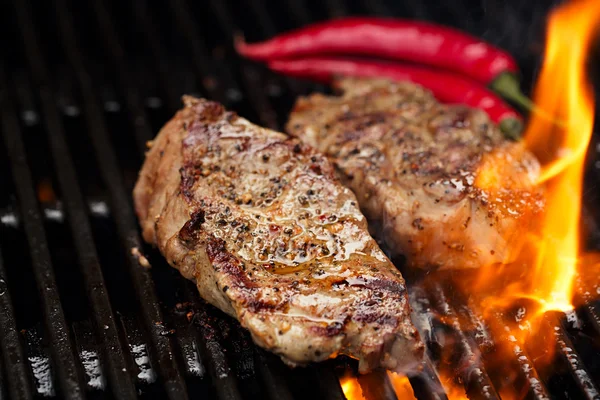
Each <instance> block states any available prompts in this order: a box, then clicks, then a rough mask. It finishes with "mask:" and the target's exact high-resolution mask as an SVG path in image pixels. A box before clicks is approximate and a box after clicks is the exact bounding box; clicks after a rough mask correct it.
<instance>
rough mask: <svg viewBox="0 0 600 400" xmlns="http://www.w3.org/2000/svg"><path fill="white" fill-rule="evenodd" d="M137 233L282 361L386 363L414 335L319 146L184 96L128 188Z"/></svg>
mask: <svg viewBox="0 0 600 400" xmlns="http://www.w3.org/2000/svg"><path fill="white" fill-rule="evenodd" d="M134 199H135V206H136V211H137V214H138V216H139V218H140V223H141V225H142V229H143V235H144V239H146V240H147V241H148V242H150V243H152V244H155V245H157V246H158V248H159V249H160V251H161V252H162V254H163V255H164V256H165V258H166V259H167V261H168V262H169V263H170V264H171V265H172V266H173V267H175V268H177V269H178V270H179V271H180V272H181V273H182V274H183V275H184V276H185V277H187V278H189V279H192V280H194V281H195V282H196V285H197V286H198V290H199V291H200V294H201V295H202V297H203V298H204V299H206V300H207V301H209V302H210V303H212V304H213V305H215V306H216V307H219V308H220V309H221V310H223V311H224V312H226V313H228V314H230V315H231V316H233V317H235V318H237V319H238V320H239V321H240V323H241V324H242V326H244V327H245V328H247V329H248V330H249V331H250V333H251V334H252V338H253V339H254V341H255V342H256V343H257V344H259V345H260V346H262V347H264V348H266V349H268V350H270V351H273V352H274V353H276V354H278V355H279V356H281V358H282V359H283V360H284V361H285V362H287V363H288V364H291V365H297V364H305V363H308V362H310V361H320V360H324V359H327V358H329V357H332V356H335V355H336V354H347V355H350V356H352V357H355V358H358V359H359V360H360V364H359V368H360V370H361V371H363V372H366V371H368V370H370V369H373V368H378V367H384V368H390V369H396V368H401V367H407V364H411V363H413V362H415V361H417V360H418V359H419V358H420V356H421V355H422V352H423V344H422V343H421V341H420V340H419V338H418V334H417V332H416V330H415V328H414V326H413V325H412V324H411V322H410V317H409V314H410V310H409V305H408V299H407V293H406V286H405V283H404V279H402V276H401V275H400V273H399V272H398V271H397V270H396V268H395V267H394V266H393V265H392V263H391V262H390V261H389V260H388V259H387V257H386V256H385V255H384V253H383V252H382V251H381V249H380V248H379V247H378V246H377V244H376V243H375V240H374V239H373V238H372V237H371V236H370V235H369V232H368V230H367V223H366V220H365V218H364V216H363V215H362V214H361V213H360V211H359V209H358V204H357V201H356V197H355V196H354V194H353V193H352V192H351V191H350V190H349V189H347V188H345V187H343V186H342V185H341V184H340V182H339V181H338V180H337V179H336V178H335V174H334V169H333V167H332V165H331V163H330V162H329V161H328V160H327V159H326V157H325V156H323V155H322V154H319V153H318V152H317V151H315V150H314V149H313V148H311V147H310V146H307V145H304V144H302V143H301V142H300V141H299V140H297V139H294V138H290V137H288V136H286V135H284V134H282V133H278V132H273V131H270V130H268V129H263V128H260V127H258V126H256V125H253V124H251V123H250V122H248V121H246V120H245V119H243V118H240V117H238V116H237V115H235V114H234V113H232V112H227V111H226V110H224V109H223V107H222V106H221V105H220V104H217V103H214V102H210V101H207V100H202V99H196V98H192V97H186V98H185V108H184V109H183V110H181V111H179V112H178V113H177V115H176V116H175V117H174V118H173V119H172V120H171V121H170V122H169V123H167V125H166V126H165V127H164V128H163V129H162V130H161V132H160V133H159V135H158V136H157V138H156V140H155V141H154V145H153V147H152V149H151V150H150V152H149V153H148V155H147V157H146V161H145V163H144V166H143V168H142V170H141V172H140V178H139V180H138V182H137V185H136V187H135V191H134Z"/></svg>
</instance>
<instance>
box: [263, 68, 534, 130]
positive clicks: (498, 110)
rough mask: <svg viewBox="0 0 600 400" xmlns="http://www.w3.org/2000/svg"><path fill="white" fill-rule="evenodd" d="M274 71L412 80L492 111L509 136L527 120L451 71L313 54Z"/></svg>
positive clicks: (322, 77)
mask: <svg viewBox="0 0 600 400" xmlns="http://www.w3.org/2000/svg"><path fill="white" fill-rule="evenodd" d="M268 66H269V68H270V69H272V70H273V71H276V72H279V73H282V74H284V75H290V76H293V77H297V78H308V79H312V80H315V81H318V82H322V83H330V82H331V80H332V79H333V78H334V77H335V76H336V75H346V76H357V77H387V78H391V79H393V80H398V81H412V82H414V83H417V84H419V85H421V86H423V87H426V88H427V89H429V90H431V92H432V93H433V94H434V96H435V97H436V98H437V99H438V100H440V101H441V102H444V103H461V104H466V105H468V106H470V107H474V108H480V109H482V110H484V111H485V112H487V113H488V115H489V116H490V118H491V119H492V121H494V122H496V123H497V124H498V125H499V126H500V129H502V131H503V132H504V134H505V135H506V136H509V137H511V138H517V137H519V134H520V132H521V129H522V127H523V124H522V122H521V118H520V116H519V114H517V113H516V112H515V111H514V110H513V109H511V108H510V106H508V105H507V104H506V103H505V102H504V101H502V99H500V98H498V97H497V96H496V95H495V94H494V93H493V92H491V91H490V90H488V89H486V88H485V87H483V86H480V85H479V84H478V83H477V82H474V81H470V80H468V79H465V78H463V77H461V76H458V75H456V74H453V73H451V72H443V71H439V70H434V69H431V68H424V67H417V66H412V65H410V66H409V65H402V64H392V63H384V62H374V61H362V60H350V59H342V58H325V57H310V58H304V59H301V60H274V61H270V62H269V63H268Z"/></svg>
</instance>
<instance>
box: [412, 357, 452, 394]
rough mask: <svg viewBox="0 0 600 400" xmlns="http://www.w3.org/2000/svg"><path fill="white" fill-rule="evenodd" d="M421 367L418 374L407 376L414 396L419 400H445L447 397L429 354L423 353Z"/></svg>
mask: <svg viewBox="0 0 600 400" xmlns="http://www.w3.org/2000/svg"><path fill="white" fill-rule="evenodd" d="M421 368H422V370H421V372H420V373H419V374H418V375H412V376H409V377H408V380H409V382H410V385H411V386H412V388H413V392H414V393H415V397H416V398H417V399H419V400H447V399H448V397H447V396H446V392H445V390H444V387H443V386H442V383H441V382H440V378H439V377H438V374H437V372H436V371H435V367H434V366H433V363H432V362H431V359H430V358H429V355H427V354H425V356H424V357H423V363H422V364H421Z"/></svg>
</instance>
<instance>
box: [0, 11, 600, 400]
mask: <svg viewBox="0 0 600 400" xmlns="http://www.w3.org/2000/svg"><path fill="white" fill-rule="evenodd" d="M547 3H548V2H542V1H537V2H525V1H511V2H502V1H493V0H481V1H467V0H463V1H461V0H453V1H446V2H439V3H438V2H434V1H433V0H428V1H422V2H418V1H417V2H400V1H389V2H386V1H384V0H363V1H352V2H350V1H348V2H345V1H343V0H323V1H320V2H307V3H302V2H299V1H294V0H289V1H279V2H274V1H273V2H271V1H266V0H246V1H243V0H242V1H240V2H239V3H238V2H234V1H233V0H231V1H211V2H208V1H191V0H171V1H163V0H160V1H156V2H155V1H150V0H135V1H131V2H119V1H102V0H90V1H88V2H85V1H81V2H78V1H74V0H57V1H56V2H54V3H52V2H31V1H29V0H26V1H22V0H19V1H14V2H13V3H11V2H2V3H1V4H0V32H1V34H0V41H1V42H2V51H3V57H2V60H1V61H0V121H1V125H0V130H1V133H2V140H1V141H0V330H1V331H0V352H1V355H2V358H1V365H0V367H1V369H2V374H0V377H1V380H0V387H1V390H2V392H1V394H2V396H4V397H8V398H14V399H30V398H34V397H56V398H84V397H89V398H119V399H130V398H134V397H136V396H141V397H143V398H170V399H184V398H220V399H250V398H257V399H259V398H260V399H262V398H273V399H284V400H287V399H300V398H312V399H342V398H344V394H343V392H342V389H341V387H340V384H339V382H338V377H340V376H342V375H344V374H347V373H350V372H352V371H354V369H355V368H356V366H355V365H354V362H353V361H351V360H348V359H344V358H340V359H338V360H332V361H328V362H325V363H322V364H320V365H315V366H312V367H309V368H300V369H295V370H290V369H288V368H286V367H285V366H283V364H282V363H281V362H280V361H279V360H278V359H277V358H276V357H274V356H272V355H270V354H267V353H265V352H263V351H261V350H259V349H257V348H256V347H254V346H253V344H252V341H251V339H250V336H249V334H248V333H247V332H245V331H243V330H242V329H241V328H240V327H239V325H238V324H237V323H236V322H235V321H233V320H232V319H230V318H228V317H226V316H224V315H223V314H222V313H221V312H219V311H218V310H216V309H214V308H213V307H211V306H208V305H206V304H205V303H204V302H203V301H202V300H201V299H200V298H199V296H198V294H197V292H196V289H195V287H194V285H193V284H192V283H191V282H188V281H185V280H184V279H183V278H181V277H180V276H179V273H178V272H177V271H176V270H174V269H171V268H170V267H168V266H167V265H166V263H165V262H164V261H163V259H162V257H161V256H160V254H158V253H157V252H156V251H155V250H152V249H150V248H148V247H147V246H145V245H144V244H143V243H142V242H141V240H140V236H139V232H138V225H137V221H136V218H135V216H134V213H133V210H132V204H131V195H130V193H131V190H132V187H133V184H134V182H135V179H136V177H137V171H138V169H139V166H140V165H141V162H142V159H143V153H144V151H145V149H146V142H147V141H148V140H150V139H152V137H153V136H154V135H155V133H156V132H157V131H158V129H159V128H160V127H161V126H162V124H163V123H164V122H166V120H167V119H168V118H170V116H171V115H172V114H173V113H174V111H175V110H176V109H178V108H179V107H180V101H179V96H180V95H181V94H183V93H190V94H196V95H201V96H206V97H209V98H211V99H214V100H217V101H220V102H222V103H224V104H225V105H226V106H227V107H229V108H232V109H234V110H236V111H238V112H239V113H240V114H241V115H242V116H244V117H247V118H249V119H250V120H252V121H254V122H257V123H259V124H261V125H264V126H268V127H271V128H276V129H279V128H281V126H282V124H283V123H284V122H285V119H286V115H287V112H288V111H289V109H290V107H291V105H292V104H293V101H294V99H295V98H296V97H297V96H298V95H299V94H304V93H308V92H310V91H314V90H323V88H321V87H316V86H314V85H310V84H307V83H304V82H299V81H294V80H291V79H285V78H281V77H278V76H275V75H273V74H270V73H268V71H266V70H264V69H262V68H261V67H259V66H257V65H255V64H252V63H249V62H245V61H243V60H241V59H239V58H237V57H236V56H235V54H234V52H233V48H232V46H231V44H232V41H233V35H234V34H235V33H236V32H243V33H244V35H245V37H246V38H247V39H248V40H249V41H253V40H259V39H263V38H266V37H269V36H271V35H273V34H275V33H277V32H279V31H282V30H286V29H289V28H292V27H297V26H300V25H303V24H305V23H308V22H310V21H315V20H323V19H327V18H330V17H334V16H342V15H347V14H379V15H390V16H393V15H395V16H402V17H411V18H420V19H429V20H432V21H436V22H441V23H445V24H449V25H453V26H456V27H458V28H461V29H464V30H467V31H470V32H471V33H474V34H476V35H478V36H481V37H483V38H485V39H486V40H489V41H491V42H493V43H495V44H497V45H499V46H501V47H504V48H506V49H507V50H509V51H511V52H512V53H513V54H514V55H515V56H516V57H517V59H518V60H519V62H520V64H521V67H522V69H523V82H524V84H523V85H524V89H526V90H527V89H530V87H531V85H532V82H533V79H534V75H535V74H534V72H535V70H536V68H537V67H538V66H539V63H540V57H541V52H542V50H543V34H544V20H545V16H546V13H547V11H548V7H549V6H550V4H547ZM591 149H592V150H591V154H590V157H589V160H590V163H589V165H590V168H589V169H590V173H589V174H588V178H587V182H586V185H587V186H586V187H588V188H590V190H588V191H587V192H586V198H585V203H586V205H587V209H588V210H589V212H588V214H589V218H586V223H587V225H586V227H587V228H588V231H589V232H590V234H589V236H588V238H589V247H590V248H598V247H600V246H598V243H599V239H598V238H599V236H598V234H597V233H596V230H595V223H594V222H593V221H595V220H596V219H595V218H594V217H595V213H596V212H597V211H600V210H599V209H598V207H592V206H590V205H593V204H597V195H596V192H597V190H595V189H594V188H595V187H597V184H598V178H599V176H598V175H597V174H596V173H595V172H594V171H596V170H597V169H598V168H599V167H600V164H598V162H596V161H595V160H596V151H597V150H596V149H597V147H596V146H595V145H592V146H591ZM134 248H139V249H140V251H141V252H142V253H143V254H145V255H147V256H148V258H149V260H150V263H151V264H152V268H151V269H145V268H143V267H141V266H140V265H139V263H138V259H137V257H136V255H135V254H134V253H132V249H134ZM449 293H451V291H449V289H448V288H446V287H442V286H441V285H437V286H436V285H434V286H433V287H427V288H424V287H421V286H418V285H414V286H413V287H412V289H411V302H412V305H413V308H415V309H416V311H417V314H419V315H420V317H419V318H418V320H419V321H418V322H419V328H420V329H421V333H422V335H423V336H424V339H426V340H427V342H428V358H427V359H426V361H425V363H424V368H423V372H422V373H421V374H420V375H418V376H414V377H411V378H410V384H411V386H412V388H413V391H414V394H415V396H416V397H417V398H419V399H436V398H445V394H444V389H443V388H442V386H441V382H440V380H439V378H438V376H437V373H436V370H444V369H446V370H450V371H454V372H453V375H454V376H455V382H456V383H457V384H460V385H464V387H465V389H466V392H467V394H468V396H469V397H470V398H485V399H495V398H500V397H503V398H515V397H525V398H534V399H547V398H557V399H562V398H572V399H579V398H587V399H598V398H600V394H599V392H598V389H597V386H598V385H600V361H599V360H600V310H598V308H597V307H598V303H596V302H593V297H592V295H591V294H590V293H589V292H585V291H581V294H580V295H581V296H583V297H585V296H587V297H585V298H586V300H588V301H589V302H588V305H587V306H585V307H582V308H581V309H579V310H577V312H576V313H575V312H574V313H572V315H569V316H568V318H566V319H565V318H561V319H560V321H561V322H560V323H558V324H556V322H554V320H550V319H549V320H548V324H549V326H548V330H547V332H548V334H549V335H555V336H556V343H557V348H558V353H557V357H556V361H555V363H554V364H553V368H551V369H547V368H546V369H543V370H542V369H539V370H538V369H536V368H535V366H536V355H535V354H528V352H527V349H521V348H520V347H518V346H516V345H514V344H511V342H510V338H492V337H490V335H489V332H488V331H487V328H486V327H485V326H484V324H483V323H482V322H481V320H480V319H479V317H478V316H477V312H476V311H474V310H472V309H469V308H467V307H466V306H464V304H466V303H464V302H463V303H461V301H460V299H457V298H456V296H454V295H452V294H449ZM599 293H600V292H599ZM461 304H462V305H461ZM432 311H435V312H436V313H437V314H442V315H444V317H445V320H446V321H450V324H449V325H450V328H451V329H450V328H449V327H448V326H446V327H441V326H438V325H439V324H436V323H433V324H431V321H432V319H431V312H432ZM465 321H467V322H468V325H469V326H468V327H466V326H464V325H465ZM498 323H499V324H501V323H502V321H498ZM449 340H451V341H450V342H449ZM443 344H445V345H446V346H453V347H454V350H453V354H454V353H455V354H454V356H453V357H452V360H446V362H440V360H439V353H440V352H439V349H440V346H442V345H443ZM499 346H513V348H512V351H513V354H514V358H513V359H511V360H509V361H507V363H506V364H505V365H503V366H502V367H501V368H500V367H498V365H497V363H496V364H494V365H492V363H491V362H490V360H493V356H494V353H495V351H496V348H497V347H499ZM465 363H466V364H467V365H469V367H468V368H455V366H456V365H458V364H460V365H463V366H464V365H465ZM359 382H360V384H361V386H362V390H363V394H364V395H365V397H367V398H369V399H380V398H381V399H383V398H389V399H393V398H396V395H395V394H394V390H393V388H392V386H391V382H390V380H389V379H388V377H387V376H386V375H385V374H383V373H373V374H370V375H367V376H361V377H360V378H359Z"/></svg>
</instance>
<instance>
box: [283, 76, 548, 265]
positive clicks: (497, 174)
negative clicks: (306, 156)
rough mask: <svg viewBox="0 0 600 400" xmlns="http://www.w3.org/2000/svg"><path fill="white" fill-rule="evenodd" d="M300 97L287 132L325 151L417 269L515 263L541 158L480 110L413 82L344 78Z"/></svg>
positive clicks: (536, 201) (537, 198)
mask: <svg viewBox="0 0 600 400" xmlns="http://www.w3.org/2000/svg"><path fill="white" fill-rule="evenodd" d="M338 85H339V87H340V88H341V89H342V90H343V95H341V96H339V97H338V96H324V95H321V94H314V95H312V96H309V97H307V98H301V99H299V100H298V101H297V103H296V105H295V108H294V110H293V112H292V115H291V117H290V120H289V122H288V125H287V131H288V132H289V133H290V134H292V135H294V136H296V137H298V138H300V139H302V140H303V141H304V142H306V143H308V144H310V145H313V146H315V147H317V148H318V149H320V150H321V151H323V152H324V153H326V154H327V155H328V156H330V158H331V159H332V161H333V162H334V164H335V165H336V167H337V168H338V170H339V172H340V176H341V177H342V179H343V180H344V182H345V183H346V185H347V186H348V187H350V188H351V189H352V190H353V191H354V192H355V193H356V195H357V197H358V199H359V203H360V205H361V208H362V209H363V211H364V212H365V214H366V215H367V217H368V218H369V220H370V221H373V222H379V224H381V227H382V228H383V230H384V236H385V237H386V240H388V242H389V243H388V244H389V246H390V248H391V249H392V250H394V251H396V252H397V253H401V254H404V255H405V256H406V257H407V259H408V262H409V263H410V264H411V265H413V266H418V267H426V268H432V269H437V268H442V269H452V268H476V267H481V266H485V265H492V264H495V263H502V262H509V261H511V260H512V258H513V257H514V256H515V255H516V254H517V253H518V250H519V246H520V243H522V242H523V240H522V236H521V235H522V234H523V233H524V232H525V231H527V230H528V229H532V224H534V223H535V221H536V220H537V218H535V216H537V215H538V214H539V213H541V212H542V211H543V206H544V198H543V194H542V192H541V191H540V190H539V189H537V188H536V187H535V186H534V183H535V180H536V178H537V176H538V174H539V164H538V162H537V160H536V159H535V158H534V156H533V155H531V154H530V153H528V152H527V151H526V150H525V149H524V148H523V146H522V145H520V144H518V143H514V142H509V141H507V140H505V139H504V138H503V136H502V133H501V132H500V131H499V130H498V129H497V128H496V127H495V126H494V124H493V123H491V121H490V120H489V118H488V116H487V115H486V114H485V113H484V112H482V111H479V110H474V109H470V108H467V107H463V106H448V105H443V104H440V103H438V102H437V101H436V100H435V98H434V97H433V96H432V95H431V94H430V93H429V92H428V91H426V90H424V89H423V88H421V87H419V86H417V85H414V84H411V83H392V82H389V81H384V80H357V79H343V80H340V81H338Z"/></svg>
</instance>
